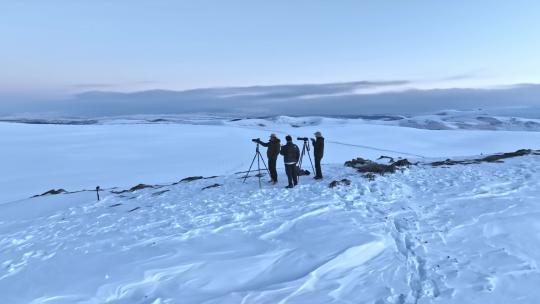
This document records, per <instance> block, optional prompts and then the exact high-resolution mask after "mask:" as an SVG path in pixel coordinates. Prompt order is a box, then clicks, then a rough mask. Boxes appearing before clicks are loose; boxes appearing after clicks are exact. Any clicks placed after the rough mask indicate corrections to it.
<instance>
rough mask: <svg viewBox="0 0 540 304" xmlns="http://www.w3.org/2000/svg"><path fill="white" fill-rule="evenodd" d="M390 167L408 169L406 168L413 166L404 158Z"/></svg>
mask: <svg viewBox="0 0 540 304" xmlns="http://www.w3.org/2000/svg"><path fill="white" fill-rule="evenodd" d="M392 165H393V166H395V167H407V168H408V167H410V166H412V165H413V164H412V163H411V162H409V160H408V159H406V158H404V159H400V160H398V161H396V162H394V163H393V164H392Z"/></svg>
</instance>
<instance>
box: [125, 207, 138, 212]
mask: <svg viewBox="0 0 540 304" xmlns="http://www.w3.org/2000/svg"><path fill="white" fill-rule="evenodd" d="M139 209H141V207H135V208H133V209H131V210H129V211H128V212H133V211H135V210H139Z"/></svg>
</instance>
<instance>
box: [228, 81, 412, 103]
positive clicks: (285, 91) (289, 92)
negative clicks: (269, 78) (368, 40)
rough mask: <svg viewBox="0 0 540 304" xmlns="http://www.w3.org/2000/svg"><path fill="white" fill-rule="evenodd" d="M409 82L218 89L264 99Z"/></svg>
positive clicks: (231, 93) (348, 91) (364, 82)
mask: <svg viewBox="0 0 540 304" xmlns="http://www.w3.org/2000/svg"><path fill="white" fill-rule="evenodd" d="M409 83H411V82H410V81H409V80H387V81H355V82H337V83H327V84H296V85H275V86H255V87H237V88H227V89H220V90H221V91H223V93H224V94H223V95H222V96H221V97H225V98H231V97H242V96H244V97H246V98H253V97H257V98H264V99H291V98H301V97H306V96H325V95H343V94H352V93H354V92H357V91H359V90H366V89H374V88H383V87H394V86H400V85H405V84H409Z"/></svg>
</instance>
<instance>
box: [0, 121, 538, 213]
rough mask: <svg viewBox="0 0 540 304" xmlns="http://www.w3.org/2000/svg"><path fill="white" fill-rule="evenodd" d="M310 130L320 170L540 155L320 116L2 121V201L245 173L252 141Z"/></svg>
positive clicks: (517, 145)
mask: <svg viewBox="0 0 540 304" xmlns="http://www.w3.org/2000/svg"><path fill="white" fill-rule="evenodd" d="M114 123H116V124H114ZM118 123H120V124H118ZM377 123H382V121H377ZM393 123H395V121H394V122H393ZM315 131H322V132H323V134H324V136H325V137H326V153H325V158H324V159H323V163H326V164H336V163H343V162H344V161H345V160H348V159H352V158H355V157H358V156H362V157H367V158H377V157H379V156H380V155H381V154H383V155H389V156H393V157H399V156H401V157H409V158H411V157H413V158H422V157H428V158H429V157H454V156H466V155H477V154H482V153H484V154H489V153H496V152H505V151H514V150H517V149H521V148H538V144H537V143H540V132H525V131H515V132H505V131H494V130H491V131H486V130H483V131H479V130H423V129H413V128H403V127H399V126H395V125H379V124H374V123H373V122H371V123H366V121H365V120H362V119H352V120H350V119H335V118H322V117H300V118H293V117H278V118H277V119H247V120H239V121H227V120H219V119H213V120H212V119H210V118H193V119H191V120H188V119H187V118H185V119H184V120H182V121H181V122H180V123H167V124H164V123H162V124H126V123H125V121H114V122H112V121H111V122H109V123H108V124H105V125H35V124H15V123H0V147H2V149H0V159H1V160H3V161H4V162H3V165H2V174H1V175H0V203H4V202H8V201H13V200H17V199H24V198H27V197H30V196H32V195H35V194H40V193H43V192H45V191H48V190H50V189H51V188H63V189H66V190H78V189H93V188H95V187H96V186H98V185H99V186H101V187H102V188H109V187H114V186H120V187H128V186H132V185H135V184H138V183H147V184H156V183H164V182H169V181H173V180H175V179H178V178H180V177H184V176H192V175H206V176H210V175H221V174H231V173H235V172H239V171H243V170H247V168H248V167H249V164H250V162H251V159H252V157H253V154H254V152H255V146H254V144H253V143H252V142H251V139H252V138H257V137H260V138H262V139H263V140H264V139H267V138H268V136H269V135H270V133H271V132H275V133H277V134H278V135H279V137H281V138H282V139H283V137H284V136H285V135H286V134H291V135H292V136H294V137H297V136H302V137H303V136H313V133H314V132H315ZM531 145H532V146H531ZM278 165H279V166H281V165H282V162H281V160H280V161H278Z"/></svg>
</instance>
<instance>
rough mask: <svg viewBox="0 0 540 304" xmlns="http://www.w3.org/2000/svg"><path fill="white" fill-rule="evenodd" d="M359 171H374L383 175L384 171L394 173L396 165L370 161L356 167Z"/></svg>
mask: <svg viewBox="0 0 540 304" xmlns="http://www.w3.org/2000/svg"><path fill="white" fill-rule="evenodd" d="M356 170H357V171H358V172H360V173H375V174H380V175H384V174H385V173H394V172H396V167H395V166H394V165H383V164H378V163H375V162H372V163H370V164H367V165H364V166H361V167H358V168H356Z"/></svg>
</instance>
